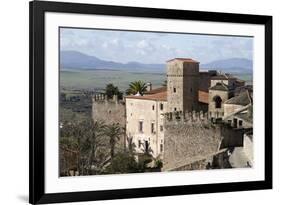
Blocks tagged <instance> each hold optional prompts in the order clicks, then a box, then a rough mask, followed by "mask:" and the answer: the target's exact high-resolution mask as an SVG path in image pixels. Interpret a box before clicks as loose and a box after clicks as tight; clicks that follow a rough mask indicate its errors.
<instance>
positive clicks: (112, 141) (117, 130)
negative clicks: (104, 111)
mask: <svg viewBox="0 0 281 205" xmlns="http://www.w3.org/2000/svg"><path fill="white" fill-rule="evenodd" d="M123 134H124V129H123V128H121V127H120V125H119V123H113V124H110V125H107V126H106V129H105V135H106V136H108V137H109V145H110V156H111V159H113V158H114V154H115V146H116V144H117V142H118V141H119V140H120V136H122V135H123Z"/></svg>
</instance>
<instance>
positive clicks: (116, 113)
mask: <svg viewBox="0 0 281 205" xmlns="http://www.w3.org/2000/svg"><path fill="white" fill-rule="evenodd" d="M92 102H93V103H92V118H93V120H99V121H103V122H104V123H105V124H113V123H119V124H120V126H121V127H124V128H125V125H126V113H125V102H124V101H123V100H118V97H117V96H116V95H114V96H113V99H112V100H111V99H108V98H107V96H106V95H105V94H97V95H94V96H93V98H92Z"/></svg>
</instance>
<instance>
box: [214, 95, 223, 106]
mask: <svg viewBox="0 0 281 205" xmlns="http://www.w3.org/2000/svg"><path fill="white" fill-rule="evenodd" d="M213 100H214V101H215V106H216V108H221V102H222V99H221V97H220V96H218V95H216V96H215V97H214V98H213Z"/></svg>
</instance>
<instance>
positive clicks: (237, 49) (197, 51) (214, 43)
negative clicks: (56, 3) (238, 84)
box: [60, 28, 253, 64]
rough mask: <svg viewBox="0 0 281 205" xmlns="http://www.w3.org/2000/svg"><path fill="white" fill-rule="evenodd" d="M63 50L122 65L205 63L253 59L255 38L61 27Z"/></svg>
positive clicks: (61, 45) (61, 46)
mask: <svg viewBox="0 0 281 205" xmlns="http://www.w3.org/2000/svg"><path fill="white" fill-rule="evenodd" d="M60 48H61V50H71V51H79V52H81V53H84V54H87V55H91V56H95V57H98V58H100V59H103V60H110V61H116V62H121V63H127V62H141V63H161V64H162V63H165V62H166V61H167V60H169V59H172V58H176V57H183V58H192V59H194V60H197V61H199V62H200V63H201V64H202V63H203V64H204V63H209V62H212V61H215V60H223V59H228V58H246V59H249V60H252V58H253V38H252V37H237V36H214V35H198V34H197V35H194V34H185V33H184V34H182V33H181V34H176V33H157V32H134V31H113V30H97V29H77V28H61V30H60Z"/></svg>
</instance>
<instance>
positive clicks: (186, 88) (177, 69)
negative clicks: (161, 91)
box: [167, 58, 199, 112]
mask: <svg viewBox="0 0 281 205" xmlns="http://www.w3.org/2000/svg"><path fill="white" fill-rule="evenodd" d="M198 86H199V62H197V61H195V60H192V59H190V58H175V59H172V60H169V61H167V101H168V108H167V112H173V111H183V112H185V111H193V110H197V109H198Z"/></svg>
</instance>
